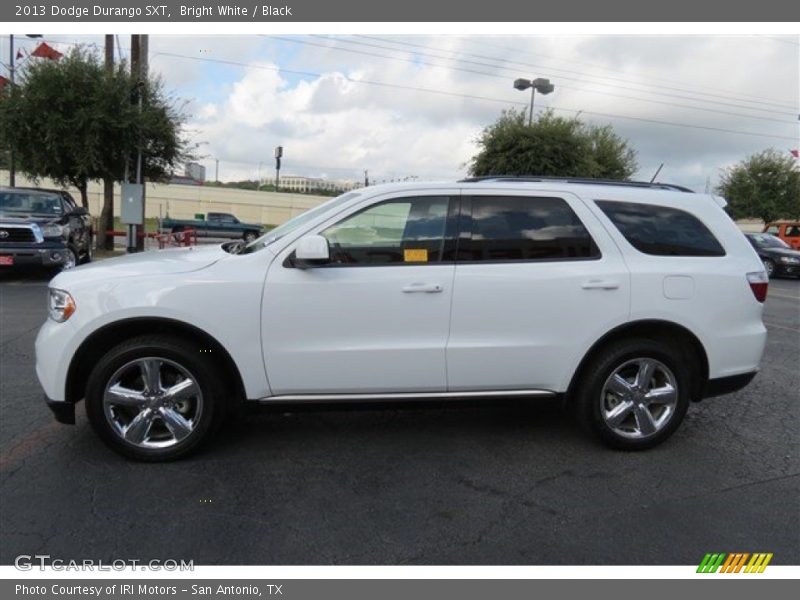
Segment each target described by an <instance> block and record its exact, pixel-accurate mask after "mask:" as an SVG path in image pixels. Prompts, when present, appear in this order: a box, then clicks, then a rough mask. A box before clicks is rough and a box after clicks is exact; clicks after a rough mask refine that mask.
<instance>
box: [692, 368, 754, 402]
mask: <svg viewBox="0 0 800 600" xmlns="http://www.w3.org/2000/svg"><path fill="white" fill-rule="evenodd" d="M756 373H758V371H751V372H750V373H741V374H739V375H728V376H727V377H717V378H715V379H709V380H708V381H707V382H706V387H705V389H704V390H703V396H702V397H703V398H714V397H715V396H723V395H725V394H732V393H733V392H738V391H739V390H741V389H743V388H745V387H746V386H747V385H748V384H749V383H750V382H751V381H753V377H755V376H756Z"/></svg>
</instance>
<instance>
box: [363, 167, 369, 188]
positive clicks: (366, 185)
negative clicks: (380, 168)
mask: <svg viewBox="0 0 800 600" xmlns="http://www.w3.org/2000/svg"><path fill="white" fill-rule="evenodd" d="M364 187H369V171H368V170H367V169H364Z"/></svg>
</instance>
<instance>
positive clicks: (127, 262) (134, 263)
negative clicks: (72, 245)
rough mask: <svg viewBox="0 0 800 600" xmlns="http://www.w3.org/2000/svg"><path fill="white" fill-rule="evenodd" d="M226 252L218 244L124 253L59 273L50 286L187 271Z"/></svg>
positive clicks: (210, 262) (63, 286)
mask: <svg viewBox="0 0 800 600" xmlns="http://www.w3.org/2000/svg"><path fill="white" fill-rule="evenodd" d="M228 256H231V255H230V254H228V253H227V252H225V250H223V249H222V246H221V245H208V246H192V247H189V248H170V249H167V250H150V251H148V252H138V253H136V254H126V255H125V256H118V257H116V258H109V259H106V260H100V261H96V262H92V263H90V264H88V265H82V266H80V267H76V268H74V269H70V270H69V271H64V272H62V273H59V274H58V275H57V276H56V277H55V279H53V280H52V281H51V282H50V287H56V288H64V289H69V287H70V286H71V285H76V284H84V283H87V282H97V281H107V280H109V279H117V278H121V277H141V276H145V275H169V274H176V273H188V272H190V271H198V270H200V269H204V268H206V267H208V266H211V265H213V264H214V263H215V262H217V261H218V260H220V259H222V258H225V257H228Z"/></svg>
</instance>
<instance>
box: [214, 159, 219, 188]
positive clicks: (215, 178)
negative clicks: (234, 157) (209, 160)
mask: <svg viewBox="0 0 800 600" xmlns="http://www.w3.org/2000/svg"><path fill="white" fill-rule="evenodd" d="M214 160H215V161H216V163H217V166H216V169H215V170H214V181H216V182H217V183H219V159H218V158H215V159H214Z"/></svg>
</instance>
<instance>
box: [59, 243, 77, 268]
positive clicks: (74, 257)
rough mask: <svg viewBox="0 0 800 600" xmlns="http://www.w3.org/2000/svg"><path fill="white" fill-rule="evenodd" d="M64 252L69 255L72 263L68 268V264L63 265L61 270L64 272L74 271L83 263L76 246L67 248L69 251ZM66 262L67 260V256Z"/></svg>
mask: <svg viewBox="0 0 800 600" xmlns="http://www.w3.org/2000/svg"><path fill="white" fill-rule="evenodd" d="M64 252H65V253H68V255H69V257H70V262H69V266H67V263H64V264H62V265H61V270H62V271H67V270H69V269H72V268H74V267H77V266H78V265H79V264H81V261H80V258H79V255H78V249H77V248H76V247H75V246H72V245H70V246H67V249H66V250H65V251H64ZM65 260H66V255H65Z"/></svg>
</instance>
